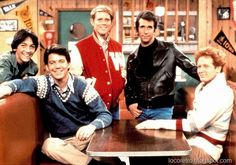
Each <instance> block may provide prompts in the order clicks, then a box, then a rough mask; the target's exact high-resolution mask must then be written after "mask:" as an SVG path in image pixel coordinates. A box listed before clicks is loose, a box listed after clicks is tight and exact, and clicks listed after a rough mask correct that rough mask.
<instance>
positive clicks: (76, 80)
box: [0, 44, 112, 165]
mask: <svg viewBox="0 0 236 165" xmlns="http://www.w3.org/2000/svg"><path fill="white" fill-rule="evenodd" d="M44 63H45V65H46V68H47V70H48V72H49V74H46V75H41V76H32V77H29V78H27V79H15V80H12V81H9V82H6V83H4V84H1V85H0V98H3V97H5V96H7V95H10V94H12V93H15V92H24V93H30V94H34V95H35V96H37V97H38V98H39V99H40V106H41V110H42V114H43V118H44V121H45V122H46V123H45V125H46V126H47V127H48V131H49V132H50V135H51V136H49V137H48V138H47V139H46V140H45V141H44V143H43V146H42V152H43V153H44V154H45V155H47V156H48V157H50V158H51V159H54V160H57V161H58V162H61V163H63V164H73V165H86V164H91V165H99V164H105V162H101V161H96V160H95V159H91V157H89V156H88V155H87V154H86V153H84V150H85V149H86V148H87V145H88V143H89V141H90V140H91V137H92V135H93V134H94V132H95V130H97V129H102V128H105V127H107V126H109V125H110V124H111V122H112V115H111V113H110V112H109V111H108V110H107V108H106V106H105V104H104V102H103V101H102V99H101V97H100V96H99V94H98V92H97V91H96V90H95V89H94V88H93V86H92V85H90V84H89V83H87V82H86V81H85V80H84V79H82V78H80V77H78V76H74V75H72V74H70V73H69V69H70V55H69V52H68V51H67V50H66V48H64V47H62V46H60V45H57V44H53V45H52V46H51V47H50V48H48V49H46V50H45V53H44Z"/></svg>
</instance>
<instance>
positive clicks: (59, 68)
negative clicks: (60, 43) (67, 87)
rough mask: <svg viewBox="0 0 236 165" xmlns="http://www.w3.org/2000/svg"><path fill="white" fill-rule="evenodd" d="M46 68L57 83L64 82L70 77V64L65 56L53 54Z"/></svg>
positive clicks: (49, 57)
mask: <svg viewBox="0 0 236 165" xmlns="http://www.w3.org/2000/svg"><path fill="white" fill-rule="evenodd" d="M46 67H47V69H48V71H49V73H50V74H51V76H52V77H53V79H54V80H55V81H63V80H65V79H67V77H68V73H69V68H70V63H68V62H67V61H66V58H65V56H62V55H59V54H56V53H51V54H50V55H49V56H48V64H47V66H46Z"/></svg>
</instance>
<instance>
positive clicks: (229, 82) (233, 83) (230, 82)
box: [227, 80, 236, 90]
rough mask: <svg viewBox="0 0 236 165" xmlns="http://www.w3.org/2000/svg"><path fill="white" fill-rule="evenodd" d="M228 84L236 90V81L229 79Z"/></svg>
mask: <svg viewBox="0 0 236 165" xmlns="http://www.w3.org/2000/svg"><path fill="white" fill-rule="evenodd" d="M227 84H228V85H229V86H230V87H231V88H232V89H233V90H236V82H233V81H230V80H228V81H227Z"/></svg>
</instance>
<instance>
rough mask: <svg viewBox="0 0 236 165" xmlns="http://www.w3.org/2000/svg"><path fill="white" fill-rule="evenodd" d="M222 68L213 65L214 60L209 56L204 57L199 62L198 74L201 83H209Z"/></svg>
mask: <svg viewBox="0 0 236 165" xmlns="http://www.w3.org/2000/svg"><path fill="white" fill-rule="evenodd" d="M220 70H221V67H216V66H214V65H213V59H212V58H211V57H209V56H202V57H200V58H199V59H198V61H197V73H198V75H199V77H200V80H201V82H204V83H206V84H207V83H209V82H210V81H211V80H212V79H214V78H215V76H216V75H217V74H218V73H219V72H220Z"/></svg>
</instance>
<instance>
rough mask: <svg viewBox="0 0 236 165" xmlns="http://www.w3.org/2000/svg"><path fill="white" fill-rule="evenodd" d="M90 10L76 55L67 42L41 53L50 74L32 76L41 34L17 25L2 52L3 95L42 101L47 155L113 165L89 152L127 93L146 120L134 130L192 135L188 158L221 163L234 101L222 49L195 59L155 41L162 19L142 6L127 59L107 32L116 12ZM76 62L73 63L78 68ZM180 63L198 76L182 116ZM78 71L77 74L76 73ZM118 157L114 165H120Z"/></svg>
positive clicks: (209, 49)
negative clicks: (177, 102) (190, 105)
mask: <svg viewBox="0 0 236 165" xmlns="http://www.w3.org/2000/svg"><path fill="white" fill-rule="evenodd" d="M90 15H91V18H90V23H91V25H92V26H93V33H92V34H91V35H89V36H88V37H86V38H84V39H82V40H80V41H78V42H77V43H76V44H75V49H73V50H74V51H73V52H71V53H74V54H76V56H73V57H76V58H78V59H75V60H74V59H71V56H70V54H69V51H68V50H67V49H66V48H65V47H63V46H61V45H59V44H53V45H51V46H50V47H49V48H47V49H46V50H45V53H44V64H45V67H46V70H47V72H48V73H47V74H45V75H39V76H35V75H36V74H37V72H38V67H37V64H35V63H34V62H33V60H32V59H31V57H32V56H33V54H34V53H35V51H36V50H37V47H38V38H37V36H36V35H35V34H34V33H33V32H32V31H30V30H26V29H22V30H19V31H18V32H17V33H16V35H15V36H14V39H13V42H12V44H11V47H12V51H11V52H9V53H7V54H6V55H1V57H0V58H1V59H0V83H1V85H0V98H4V97H6V96H7V95H10V94H12V93H14V92H25V93H31V94H32V93H34V94H35V96H37V97H38V98H39V100H40V104H41V105H42V108H41V111H42V113H43V115H44V117H45V118H46V120H45V121H46V122H47V123H46V126H47V127H48V130H49V132H50V136H49V137H48V138H47V139H46V140H45V141H44V143H43V145H42V152H43V153H44V154H46V155H47V156H48V157H50V158H52V159H54V160H57V161H59V162H61V163H64V164H78V165H85V164H108V163H107V162H102V161H99V160H96V159H95V158H91V157H89V156H88V155H86V153H84V150H85V148H86V147H87V145H88V143H89V141H90V140H91V137H92V135H93V134H94V132H95V130H97V129H103V128H105V127H107V126H109V125H110V124H111V123H112V120H119V119H120V115H119V96H120V94H121V92H122V90H124V91H125V99H126V105H127V109H128V110H129V111H130V113H131V114H132V115H133V116H134V118H136V119H137V120H141V121H143V122H141V123H140V124H138V125H137V126H136V128H137V129H172V130H183V131H185V132H191V133H192V136H190V137H189V138H188V141H189V143H190V145H191V146H192V152H191V154H190V155H189V156H188V159H190V160H209V161H208V162H217V161H218V159H219V158H220V154H221V153H222V150H223V149H222V148H223V147H222V144H223V142H224V140H225V139H226V135H227V132H228V127H229V122H230V116H231V113H232V109H233V100H234V96H233V91H232V89H231V88H230V87H229V86H228V84H227V81H226V78H225V75H224V72H223V67H224V65H225V63H226V62H225V54H224V52H222V51H221V50H219V49H216V48H213V47H207V48H204V49H201V50H199V51H197V52H196V54H195V60H196V61H195V62H196V64H194V63H193V62H191V60H190V59H189V58H188V57H187V56H186V55H184V54H183V53H182V51H180V50H179V49H178V48H177V47H176V45H175V44H174V43H172V42H164V41H159V40H158V39H156V35H155V34H156V33H155V31H156V29H157V18H156V16H155V15H154V14H153V12H151V11H144V12H140V14H139V15H138V16H137V18H136V22H135V25H136V32H137V34H138V36H139V37H140V40H141V43H140V45H139V47H138V48H137V49H136V50H135V51H134V52H132V53H131V54H130V55H129V56H128V60H127V62H126V61H125V58H124V55H123V53H122V45H121V44H120V43H118V42H117V41H115V40H114V39H112V38H111V37H110V31H111V28H112V25H113V18H114V15H113V12H112V10H111V9H110V8H109V7H108V6H105V5H99V6H97V7H95V8H94V9H93V10H92V11H91V13H90ZM72 60H74V61H76V63H75V62H73V66H72V63H71V61H72ZM176 66H178V67H180V68H181V69H182V70H183V71H185V72H186V73H188V74H189V75H190V76H192V77H193V78H195V79H197V80H200V84H199V85H198V87H197V88H196V92H195V100H194V109H193V110H191V111H189V113H188V116H187V118H186V119H181V120H174V119H172V114H173V106H174V94H175V70H176ZM71 68H72V69H71ZM74 69H76V71H75V70H74ZM78 71H80V73H79V75H75V74H73V72H75V73H78ZM219 93H220V94H219ZM206 137H207V138H206ZM209 139H210V140H209ZM114 160H116V161H115V162H114V164H122V163H123V162H121V161H117V159H114ZM192 162H197V161H192ZM155 164H156V163H155ZM196 164H197V163H196ZM200 164H201V163H200Z"/></svg>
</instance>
